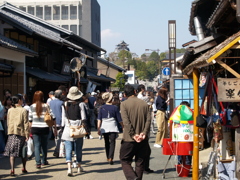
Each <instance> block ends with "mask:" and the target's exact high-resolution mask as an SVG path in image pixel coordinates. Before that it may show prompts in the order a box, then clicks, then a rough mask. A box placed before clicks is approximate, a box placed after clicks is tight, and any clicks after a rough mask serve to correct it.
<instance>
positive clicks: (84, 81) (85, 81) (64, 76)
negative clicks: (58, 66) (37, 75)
mask: <svg viewBox="0 0 240 180" xmlns="http://www.w3.org/2000/svg"><path fill="white" fill-rule="evenodd" d="M53 74H54V75H56V76H59V77H61V78H63V79H66V80H67V81H71V76H70V75H68V76H66V75H62V74H58V73H53ZM80 83H88V80H87V79H85V78H83V77H81V78H80Z"/></svg>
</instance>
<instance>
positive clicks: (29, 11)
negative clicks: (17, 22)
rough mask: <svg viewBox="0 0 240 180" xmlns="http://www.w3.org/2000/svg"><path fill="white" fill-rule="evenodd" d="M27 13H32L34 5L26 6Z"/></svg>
mask: <svg viewBox="0 0 240 180" xmlns="http://www.w3.org/2000/svg"><path fill="white" fill-rule="evenodd" d="M28 13H29V14H32V15H34V7H32V6H28Z"/></svg>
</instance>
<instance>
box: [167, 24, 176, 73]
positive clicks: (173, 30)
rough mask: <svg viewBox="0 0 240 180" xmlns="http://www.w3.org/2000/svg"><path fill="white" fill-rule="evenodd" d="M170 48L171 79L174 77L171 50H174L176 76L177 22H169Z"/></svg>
mask: <svg viewBox="0 0 240 180" xmlns="http://www.w3.org/2000/svg"><path fill="white" fill-rule="evenodd" d="M168 48H169V68H170V77H171V75H172V62H171V50H172V49H173V50H174V74H176V21H175V20H169V21H168Z"/></svg>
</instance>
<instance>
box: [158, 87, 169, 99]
mask: <svg viewBox="0 0 240 180" xmlns="http://www.w3.org/2000/svg"><path fill="white" fill-rule="evenodd" d="M158 96H160V97H161V98H163V99H165V100H167V98H168V96H167V89H166V88H161V89H159V91H158Z"/></svg>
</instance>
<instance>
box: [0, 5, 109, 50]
mask: <svg viewBox="0 0 240 180" xmlns="http://www.w3.org/2000/svg"><path fill="white" fill-rule="evenodd" d="M0 9H2V10H3V11H5V12H9V13H10V14H12V18H14V17H15V16H16V17H17V18H18V17H21V18H22V19H25V21H27V23H26V22H24V20H22V19H20V22H19V23H20V24H23V25H24V26H25V28H27V27H28V29H26V30H30V31H31V32H32V30H34V32H35V33H40V35H43V36H44V37H47V38H50V39H51V40H55V41H57V42H62V43H64V44H67V45H70V46H71V47H74V48H77V49H80V50H81V49H82V48H81V47H80V46H77V45H76V44H74V43H71V42H70V41H67V40H65V39H64V38H61V36H62V35H64V36H71V38H72V39H74V40H77V41H79V42H81V43H84V44H86V45H88V46H90V47H92V48H94V49H97V50H99V51H104V52H106V50H105V49H102V48H101V47H99V46H97V45H96V44H93V43H91V42H89V41H87V40H86V39H84V38H82V37H80V36H78V35H76V34H74V33H73V32H72V31H69V30H67V29H64V28H62V27H60V26H56V25H54V24H51V23H49V22H47V21H45V20H43V19H41V18H38V17H36V16H34V15H32V14H29V13H27V12H25V11H22V10H20V9H19V8H17V7H15V6H13V5H12V4H10V3H7V2H5V3H4V4H3V5H2V6H0ZM18 20H19V18H18ZM29 22H32V23H29ZM28 23H29V26H28ZM20 24H19V25H20ZM37 25H40V28H39V26H37Z"/></svg>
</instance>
